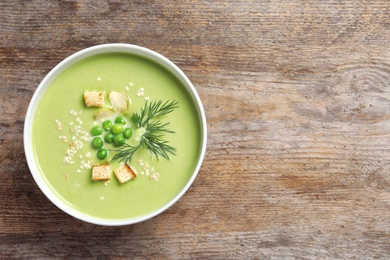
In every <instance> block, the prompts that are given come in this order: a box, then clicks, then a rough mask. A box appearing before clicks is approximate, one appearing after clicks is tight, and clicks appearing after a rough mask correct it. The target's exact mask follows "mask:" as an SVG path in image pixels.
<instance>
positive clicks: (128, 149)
mask: <svg viewBox="0 0 390 260" xmlns="http://www.w3.org/2000/svg"><path fill="white" fill-rule="evenodd" d="M140 146H141V143H140V144H138V145H137V146H131V145H129V144H127V143H124V144H123V145H122V146H121V147H119V148H118V149H116V150H115V152H116V154H115V155H114V157H112V159H111V162H115V161H118V162H120V163H121V162H130V161H131V158H132V157H133V155H134V153H135V152H136V151H137V150H138V148H139V147H140Z"/></svg>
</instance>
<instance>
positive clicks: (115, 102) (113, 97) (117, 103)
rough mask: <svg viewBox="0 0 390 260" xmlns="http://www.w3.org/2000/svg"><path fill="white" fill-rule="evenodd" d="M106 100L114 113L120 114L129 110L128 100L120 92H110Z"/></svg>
mask: <svg viewBox="0 0 390 260" xmlns="http://www.w3.org/2000/svg"><path fill="white" fill-rule="evenodd" d="M108 98H109V99H110V102H111V105H112V108H113V109H114V110H115V111H118V112H120V113H122V112H125V111H126V110H127V109H128V108H129V100H128V98H127V96H126V95H125V94H123V93H121V92H116V91H112V92H111V93H110V95H109V96H108Z"/></svg>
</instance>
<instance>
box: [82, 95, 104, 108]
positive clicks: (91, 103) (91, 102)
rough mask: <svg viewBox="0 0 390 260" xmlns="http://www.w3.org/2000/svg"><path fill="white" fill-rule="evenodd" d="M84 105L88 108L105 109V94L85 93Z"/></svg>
mask: <svg viewBox="0 0 390 260" xmlns="http://www.w3.org/2000/svg"><path fill="white" fill-rule="evenodd" d="M84 103H85V105H86V106H87V107H103V106H104V92H102V91H85V92H84Z"/></svg>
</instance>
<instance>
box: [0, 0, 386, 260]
mask: <svg viewBox="0 0 390 260" xmlns="http://www.w3.org/2000/svg"><path fill="white" fill-rule="evenodd" d="M0 10H2V11H1V12H0V79H1V80H0V84H1V85H0V86H1V87H0V111H1V113H0V142H1V149H0V161H1V169H0V183H1V185H0V197H1V200H0V258H2V259H9V258H43V259H50V258H56V259H58V258H66V259H69V258H97V259H122V258H136V259H297V258H298V259H376V258H380V259H387V258H390V171H389V170H390V141H389V137H390V134H389V133H390V102H389V101H390V85H389V82H390V51H389V50H390V28H389V25H390V24H389V18H390V2H389V1H387V0H372V1H363V0H343V1H320V0H310V1H303V0H288V1H281V0H271V1H265V0H264V1H263V0H262V1H187V0H183V1H167V0H165V1H131V2H130V1H79V0H75V1H11V0H5V1H1V2H0ZM112 42H124V43H132V44H138V45H141V46H145V47H148V48H150V49H153V50H155V51H157V52H160V53H161V54H163V55H165V56H166V57H168V58H169V59H171V60H172V61H173V62H175V63H176V64H177V65H178V66H179V67H180V68H181V69H183V71H184V72H185V73H186V74H187V75H188V77H189V78H190V79H191V81H192V82H193V83H194V85H195V87H196V89H197V91H198V93H199V95H200V97H201V99H202V102H203V105H204V107H205V110H206V115H207V120H208V128H209V137H208V148H207V154H206V158H205V161H204V164H203V165H202V168H201V171H200V173H199V175H198V177H197V179H196V181H195V183H194V185H193V186H192V187H191V188H190V190H189V191H188V193H186V195H185V196H184V197H183V198H182V199H180V200H179V202H178V203H176V204H175V205H174V206H173V207H172V208H170V209H168V210H167V211H166V212H164V213H163V214H161V215H159V216H157V217H155V218H153V219H151V220H149V221H146V222H144V223H140V224H136V225H132V226H125V227H101V226H95V225H91V224H86V223H82V222H80V221H78V220H75V219H73V218H72V217H70V216H68V215H66V214H65V213H63V212H61V211H60V210H59V209H57V208H56V207H55V206H54V205H52V204H51V203H50V202H49V200H48V199H47V198H46V197H45V196H44V195H43V194H42V193H41V192H40V190H39V189H38V187H37V185H36V184H35V183H34V180H33V179H32V177H31V174H30V172H29V169H28V167H27V164H26V161H25V158H24V152H23V124H24V116H25V112H26V109H27V106H28V103H29V101H30V99H31V97H32V95H33V93H34V91H35V90H36V88H37V86H38V85H39V82H40V81H41V80H42V78H43V77H44V76H45V75H46V73H48V72H49V71H50V69H51V68H53V67H54V66H55V65H56V64H57V63H59V62H60V61H61V60H62V59H64V58H65V57H67V56H68V55H70V54H72V53H74V52H76V51H78V50H80V49H83V48H86V47H89V46H92V45H96V44H101V43H112Z"/></svg>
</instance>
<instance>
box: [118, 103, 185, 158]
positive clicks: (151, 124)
mask: <svg viewBox="0 0 390 260" xmlns="http://www.w3.org/2000/svg"><path fill="white" fill-rule="evenodd" d="M176 108H178V102H176V101H175V100H174V101H171V102H170V101H165V102H163V101H162V100H159V101H154V102H152V103H148V101H146V102H145V105H144V107H142V109H141V113H134V114H133V115H132V117H131V121H132V122H133V124H134V125H135V126H136V127H137V128H144V129H145V132H144V133H143V135H142V136H141V140H140V142H139V144H138V145H137V146H131V145H129V144H127V143H126V144H124V145H123V146H121V147H120V148H119V149H117V150H115V152H116V154H115V156H114V157H113V158H112V161H116V160H118V161H119V162H130V161H131V158H132V157H133V155H134V153H135V152H136V151H137V150H138V149H139V148H140V147H143V148H146V149H147V150H148V151H149V153H150V154H151V155H154V156H155V157H156V158H157V159H159V157H163V158H166V159H170V157H169V154H172V155H176V149H175V148H174V147H172V146H170V145H169V144H168V141H166V140H164V139H163V137H164V134H165V133H174V131H171V130H169V129H168V128H167V125H169V123H164V124H163V123H161V121H160V120H159V118H160V117H162V116H164V115H166V114H169V113H171V112H172V111H173V110H174V109H176Z"/></svg>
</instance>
